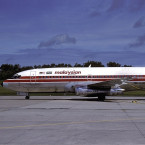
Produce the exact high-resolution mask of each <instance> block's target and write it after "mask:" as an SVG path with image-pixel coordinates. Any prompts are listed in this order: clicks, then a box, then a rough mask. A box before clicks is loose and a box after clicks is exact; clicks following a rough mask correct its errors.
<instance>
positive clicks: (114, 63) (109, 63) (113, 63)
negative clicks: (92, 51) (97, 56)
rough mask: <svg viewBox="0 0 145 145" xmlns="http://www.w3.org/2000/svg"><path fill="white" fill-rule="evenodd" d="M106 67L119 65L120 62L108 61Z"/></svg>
mask: <svg viewBox="0 0 145 145" xmlns="http://www.w3.org/2000/svg"><path fill="white" fill-rule="evenodd" d="M107 67H121V64H119V63H116V62H108V63H107Z"/></svg>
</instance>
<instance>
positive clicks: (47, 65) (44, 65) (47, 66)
mask: <svg viewBox="0 0 145 145" xmlns="http://www.w3.org/2000/svg"><path fill="white" fill-rule="evenodd" d="M42 68H50V65H49V64H43V65H42Z"/></svg>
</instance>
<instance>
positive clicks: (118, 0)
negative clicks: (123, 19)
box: [108, 0, 125, 11]
mask: <svg viewBox="0 0 145 145" xmlns="http://www.w3.org/2000/svg"><path fill="white" fill-rule="evenodd" d="M124 3H125V1H124V0H112V4H111V6H110V8H109V9H108V11H114V10H118V9H120V8H122V7H123V6H124Z"/></svg>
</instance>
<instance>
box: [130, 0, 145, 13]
mask: <svg viewBox="0 0 145 145" xmlns="http://www.w3.org/2000/svg"><path fill="white" fill-rule="evenodd" d="M129 8H130V10H131V11H132V12H138V11H141V10H143V9H144V8H145V0H130V1H129Z"/></svg>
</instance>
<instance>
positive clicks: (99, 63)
mask: <svg viewBox="0 0 145 145" xmlns="http://www.w3.org/2000/svg"><path fill="white" fill-rule="evenodd" d="M90 65H91V67H104V65H103V64H102V62H99V61H88V62H86V63H84V65H83V66H84V67H88V66H90Z"/></svg>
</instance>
